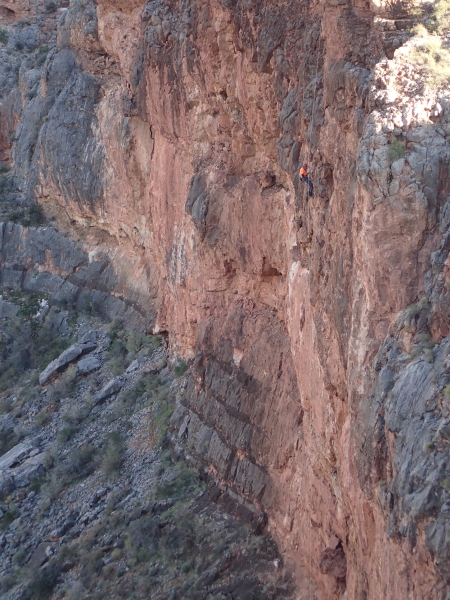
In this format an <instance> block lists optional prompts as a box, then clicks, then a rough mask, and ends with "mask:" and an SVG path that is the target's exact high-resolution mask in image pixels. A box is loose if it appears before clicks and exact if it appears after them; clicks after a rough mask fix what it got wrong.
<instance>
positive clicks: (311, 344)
mask: <svg viewBox="0 0 450 600" xmlns="http://www.w3.org/2000/svg"><path fill="white" fill-rule="evenodd" d="M322 6H323V8H322V20H323V16H324V13H325V2H323V4H322ZM305 45H306V39H305V40H304V50H305ZM320 54H321V53H320V35H319V38H318V47H317V58H316V68H315V74H314V93H313V103H312V109H311V120H310V123H309V127H308V130H307V133H306V142H307V153H308V160H306V161H304V162H307V163H309V161H310V157H311V156H312V154H311V140H312V134H313V128H314V115H315V106H316V96H317V83H318V78H317V73H318V70H319V58H320ZM304 56H306V54H305V53H304ZM304 99H305V87H304V88H303V95H302V107H303V104H304ZM307 193H308V197H309V183H308V191H307ZM310 204H311V203H310V201H308V229H309V231H308V238H309V236H310V235H311V242H312V223H311V206H310ZM311 255H312V252H311V248H310V249H309V252H308V292H309V295H310V296H311ZM310 307H311V303H310ZM309 338H310V339H309V353H308V354H309V357H308V358H309V373H308V377H309V411H310V423H309V438H310V445H311V443H312V435H311V434H312V405H313V402H312V393H313V392H312V368H313V364H312V356H313V349H314V340H313V323H312V311H311V314H310V331H309ZM311 456H312V453H311ZM311 468H312V466H311V461H310V467H309V468H308V499H309V504H310V508H309V513H310V515H309V531H308V534H309V536H308V537H309V539H308V547H309V584H308V585H309V598H310V600H312V590H311V583H312V519H311V491H312V490H311V473H310V469H311Z"/></svg>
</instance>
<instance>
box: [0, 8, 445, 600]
mask: <svg viewBox="0 0 450 600" xmlns="http://www.w3.org/2000/svg"><path fill="white" fill-rule="evenodd" d="M391 8H392V7H389V6H387V5H384V4H380V5H378V4H377V3H368V4H363V3H361V2H353V3H349V2H345V1H342V2H341V1H335V0H333V1H331V0H330V1H328V2H323V3H315V2H308V3H303V4H299V3H298V2H293V1H290V0H288V1H287V2H285V3H284V4H282V5H280V4H278V5H272V4H269V3H267V2H264V1H262V0H255V1H250V2H242V1H240V0H238V1H237V2H233V3H230V2H227V1H222V0H188V1H187V2H186V1H183V2H181V3H179V2H176V1H174V0H167V1H166V0H152V1H150V2H147V3H144V2H139V1H137V0H135V1H133V2H131V3H130V2H128V3H124V2H121V0H115V1H114V2H106V1H105V0H99V1H98V3H97V4H94V3H93V2H83V3H79V2H77V1H75V2H73V4H72V5H71V6H70V8H69V9H68V10H64V11H60V15H59V17H58V23H57V30H54V31H53V34H52V35H53V37H51V36H50V37H49V38H48V39H49V40H50V45H51V48H49V49H48V53H46V54H45V61H44V62H43V64H42V65H38V64H37V55H35V54H32V55H30V60H29V62H28V63H27V64H23V66H21V68H20V71H19V77H18V85H17V86H15V85H14V82H13V80H11V81H10V79H9V78H8V79H7V82H8V86H6V87H5V92H4V93H3V94H4V95H3V102H2V108H1V110H2V121H1V123H2V130H5V131H8V132H9V133H14V139H12V138H11V136H6V137H5V136H3V137H2V152H4V156H5V157H7V159H8V160H9V161H10V163H11V165H12V166H13V175H14V185H15V186H16V189H15V191H14V194H16V196H17V198H18V201H19V200H20V201H24V202H25V201H30V200H33V199H35V200H38V201H39V202H40V203H41V204H42V205H43V206H44V209H45V211H47V213H48V215H54V216H56V217H57V219H59V221H58V223H61V227H66V228H67V230H68V231H69V230H72V231H76V232H77V233H78V235H80V232H86V237H88V238H89V239H88V240H87V242H88V244H87V245H89V244H90V248H91V250H90V251H91V252H92V249H93V248H94V247H95V245H96V244H99V245H100V247H101V248H102V249H103V252H105V254H106V255H107V256H108V259H107V260H106V259H105V261H106V262H102V261H103V258H102V259H99V260H96V259H95V255H94V259H92V260H91V258H92V255H90V254H87V255H86V254H83V255H82V256H81V255H80V258H79V262H77V260H78V259H77V257H78V253H79V252H84V251H85V250H84V249H83V251H82V250H80V246H78V245H76V246H75V245H74V247H73V252H70V253H69V256H68V257H67V261H68V263H70V268H69V267H68V266H63V265H61V266H60V267H58V265H55V266H56V267H57V268H58V269H61V270H62V271H63V272H64V275H66V274H70V276H69V277H68V279H67V280H64V279H63V276H62V274H61V273H59V272H57V271H56V269H55V268H53V269H50V272H51V273H52V275H51V276H50V275H49V274H48V273H47V271H46V269H47V267H46V265H47V262H46V257H48V249H49V248H50V247H51V245H50V243H49V241H48V239H50V240H52V239H53V236H57V237H58V236H59V234H56V233H51V234H50V233H49V230H48V229H47V230H46V231H44V230H42V229H41V230H37V232H32V230H31V229H30V230H28V233H26V232H24V231H22V230H21V229H19V228H20V226H12V225H7V226H6V228H4V229H3V230H2V231H4V233H3V237H4V239H5V240H6V245H5V242H4V243H3V248H6V249H8V247H10V246H8V244H10V245H11V243H12V242H11V241H8V240H15V241H14V244H13V245H14V252H13V253H12V254H9V250H7V252H8V254H7V260H6V259H2V260H3V262H2V282H3V284H5V285H9V286H19V287H20V286H25V287H26V286H28V287H27V289H34V288H33V285H35V284H34V283H33V278H32V274H31V273H30V269H29V268H28V267H27V266H24V265H27V264H30V260H29V253H27V252H28V250H26V249H27V248H29V246H28V245H27V244H28V242H27V240H30V239H36V240H37V239H38V238H39V236H42V245H41V248H42V252H43V253H42V255H40V256H42V258H39V260H36V259H33V261H34V264H39V265H40V267H39V270H41V271H42V272H43V273H42V274H40V275H38V277H37V278H36V279H37V282H38V283H39V285H40V286H44V281H45V285H47V283H48V282H50V285H53V282H54V281H57V282H58V283H57V286H58V290H59V291H58V293H60V297H61V298H75V297H76V298H80V297H83V291H84V289H85V286H86V285H89V287H90V292H89V293H90V294H91V295H90V296H89V297H90V298H91V297H92V293H93V290H94V291H95V294H96V296H95V297H96V298H98V300H99V304H100V305H101V306H103V304H105V305H106V306H111V305H113V306H114V307H111V308H109V309H106V310H107V312H108V314H109V315H110V316H112V314H113V312H114V311H116V310H119V309H118V308H116V304H115V302H116V301H117V302H118V303H119V302H120V305H119V304H118V305H117V306H120V310H124V311H126V310H128V308H127V309H125V306H127V307H128V306H131V307H132V308H133V310H134V307H136V306H139V307H140V310H144V312H145V315H146V317H147V321H146V326H147V327H153V329H154V331H155V332H158V331H168V332H169V334H170V341H171V342H170V343H171V352H172V354H173V355H178V356H180V357H183V358H185V359H191V360H192V369H191V372H190V376H189V381H188V384H187V386H186V389H185V390H184V392H183V394H181V395H180V397H179V402H178V406H177V408H176V410H175V412H174V415H173V418H172V427H173V439H174V440H175V443H176V444H183V443H185V442H187V446H188V448H190V449H191V455H192V459H193V460H195V461H196V462H197V463H198V464H200V465H202V467H203V468H205V470H206V471H207V472H208V473H209V474H210V477H211V479H212V480H213V481H214V486H213V487H212V488H211V489H212V490H213V495H214V496H215V499H216V501H218V502H220V501H223V502H225V503H226V504H228V502H231V501H233V502H235V504H236V505H237V506H238V507H239V510H241V513H242V515H244V513H245V515H246V517H247V518H248V519H249V520H250V521H251V522H252V523H253V524H254V526H255V530H257V529H258V528H263V527H264V526H265V525H266V523H267V524H268V527H269V529H270V530H271V531H272V532H273V534H274V535H275V537H276V538H277V539H278V541H279V542H280V544H281V546H282V548H283V551H284V553H285V556H286V557H287V558H288V559H289V561H290V564H291V565H292V567H293V569H294V570H295V572H296V576H297V581H298V586H299V590H300V592H299V593H300V594H304V595H306V596H307V597H310V596H311V595H312V594H313V593H314V594H315V595H316V597H317V598H327V599H328V598H338V597H341V596H343V597H345V594H346V595H347V597H348V598H367V599H373V600H375V599H378V598H392V599H394V598H395V599H396V600H397V599H398V598H408V597H415V598H430V599H433V600H442V599H443V598H446V594H447V592H448V581H449V580H448V578H449V574H448V564H447V563H446V561H447V562H448V535H447V529H448V522H449V521H448V516H449V513H448V502H449V501H450V498H449V491H448V489H447V487H448V485H447V482H448V473H447V465H448V455H449V449H448V435H447V433H448V431H447V429H448V422H447V420H448V414H447V399H448V398H447V397H448V394H447V392H446V391H445V390H446V388H447V386H448V385H449V383H448V380H447V366H446V364H447V360H448V358H447V357H448V335H449V333H450V331H449V314H448V306H449V302H448V300H449V297H448V293H449V289H450V288H449V284H448V280H449V277H448V273H447V271H448V264H447V263H448V252H449V249H450V246H449V244H448V234H447V228H448V223H449V218H448V215H449V214H450V213H449V206H450V204H449V190H450V188H449V185H448V179H449V177H448V173H449V171H448V166H449V161H450V154H449V151H448V136H449V133H450V97H449V92H448V86H447V85H446V84H445V82H444V83H442V84H439V82H438V83H437V85H435V86H434V87H430V86H428V85H426V81H427V78H428V74H427V73H424V71H423V69H421V68H419V67H418V66H417V64H415V63H414V60H413V56H414V51H415V50H414V45H415V44H416V43H417V40H416V41H414V38H411V37H410V34H409V33H408V31H409V29H410V27H411V22H410V21H411V19H412V17H411V15H409V14H407V13H405V12H403V13H401V14H393V12H392V11H391ZM397 8H398V7H397ZM23 10H26V7H25V5H24V8H23ZM11 18H12V17H11ZM54 25H55V27H56V23H55V24H54ZM30 39H31V32H30ZM12 56H13V55H12ZM13 59H14V60H16V57H15V56H13V57H12V58H11V61H13ZM5 60H9V59H7V58H5ZM8 64H9V63H8ZM5 85H6V84H5ZM3 115H4V116H3ZM3 123H5V125H3ZM9 140H12V141H9ZM9 157H10V158H9ZM303 161H306V162H308V163H309V168H310V172H311V176H312V178H313V180H314V185H315V194H314V196H313V198H311V199H308V198H307V196H306V186H305V185H304V184H303V183H301V182H300V181H299V179H298V167H299V165H300V163H302V162H303ZM11 193H13V192H11ZM102 232H103V233H102ZM104 232H107V233H108V234H109V236H106V235H105V234H104ZM58 239H59V237H58ZM112 240H114V246H113V244H112ZM52 243H53V242H52ZM67 243H69V242H67ZM22 248H24V249H25V250H24V251H22V250H20V252H19V249H22ZM111 248H114V250H111ZM2 252H3V253H4V252H5V250H2ZM88 252H89V250H88ZM13 255H14V256H17V258H14V260H13V259H12V258H9V257H10V256H13ZM51 255H52V256H53V252H51ZM64 256H66V255H64ZM102 256H103V257H104V256H105V255H102ZM53 260H54V259H53ZM65 260H66V258H65ZM74 261H75V262H74ZM75 263H76V264H75ZM17 265H19V266H17ZM103 265H105V267H103ZM44 267H45V268H44ZM31 268H34V267H31ZM44 271H46V273H44ZM109 275H110V276H111V278H110V277H109ZM55 278H56V279H55ZM105 278H106V280H105ZM99 281H100V282H101V283H102V286H99V285H98V284H97V283H98V282H99ZM80 282H82V283H80ZM85 282H86V283H85ZM103 285H105V288H106V289H105V288H103ZM36 289H37V288H36ZM80 290H81V291H80ZM106 293H108V294H109V295H107V296H106V295H105V294H106ZM117 293H119V294H120V295H121V297H120V299H118V298H117V297H116V296H115V294H117ZM78 301H79V300H76V302H78ZM108 303H110V304H108ZM127 303H128V304H127ZM417 303H420V305H418V304H417ZM408 307H409V308H408ZM130 310H131V309H130ZM133 314H134V313H133ZM399 316H400V320H399ZM399 323H400V324H399ZM402 323H403V325H402ZM418 353H419V354H418ZM420 353H422V354H423V357H421V354H420ZM133 368H134V367H133ZM331 540H338V542H337V543H333V544H331ZM327 549H329V550H330V551H331V554H330V553H329V554H330V556H331V555H332V558H333V557H334V558H336V564H334V562H333V561H334V558H333V560H331V559H330V561H328V559H327V560H326V561H325V560H324V559H323V557H324V556H325V555H324V552H327ZM333 553H334V554H333ZM335 555H336V556H335ZM321 557H322V558H321ZM446 557H447V558H446ZM330 565H331V566H330ZM344 571H346V572H345V574H344ZM312 582H314V583H312ZM312 588H314V592H313V591H312Z"/></svg>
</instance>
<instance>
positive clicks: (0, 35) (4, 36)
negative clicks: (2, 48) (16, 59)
mask: <svg viewBox="0 0 450 600" xmlns="http://www.w3.org/2000/svg"><path fill="white" fill-rule="evenodd" d="M8 40H9V33H8V31H7V30H6V29H0V44H7V43H8Z"/></svg>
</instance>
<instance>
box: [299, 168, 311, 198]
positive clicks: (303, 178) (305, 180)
mask: <svg viewBox="0 0 450 600" xmlns="http://www.w3.org/2000/svg"><path fill="white" fill-rule="evenodd" d="M307 168H308V164H307V163H303V167H302V168H301V169H300V181H302V182H303V183H307V184H308V186H309V192H308V196H309V197H310V198H312V195H313V189H314V187H313V183H312V181H311V179H310V178H309V177H308V173H307V171H306V169H307Z"/></svg>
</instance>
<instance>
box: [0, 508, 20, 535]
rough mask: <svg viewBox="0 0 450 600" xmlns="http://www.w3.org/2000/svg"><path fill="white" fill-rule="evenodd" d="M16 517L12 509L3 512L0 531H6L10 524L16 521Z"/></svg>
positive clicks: (15, 512)
mask: <svg viewBox="0 0 450 600" xmlns="http://www.w3.org/2000/svg"><path fill="white" fill-rule="evenodd" d="M17 516H18V513H17V511H16V510H15V509H14V508H13V509H9V510H7V511H5V514H4V515H3V518H2V520H1V522H0V529H3V531H5V530H6V529H8V527H9V526H10V525H11V523H12V522H13V521H15V520H16V519H17Z"/></svg>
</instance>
